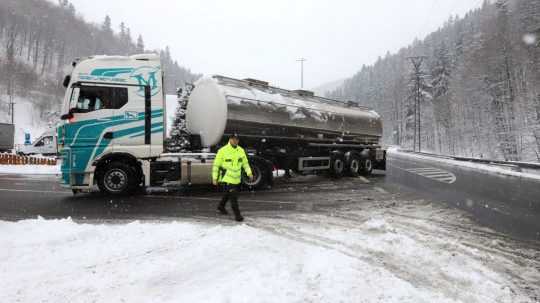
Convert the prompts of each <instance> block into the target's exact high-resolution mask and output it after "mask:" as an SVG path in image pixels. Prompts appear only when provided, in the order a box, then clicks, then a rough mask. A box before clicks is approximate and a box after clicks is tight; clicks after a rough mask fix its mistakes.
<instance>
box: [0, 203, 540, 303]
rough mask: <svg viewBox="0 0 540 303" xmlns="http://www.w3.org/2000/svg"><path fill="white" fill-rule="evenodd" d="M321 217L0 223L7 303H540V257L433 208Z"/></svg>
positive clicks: (353, 206) (345, 210)
mask: <svg viewBox="0 0 540 303" xmlns="http://www.w3.org/2000/svg"><path fill="white" fill-rule="evenodd" d="M366 201H367V202H369V203H350V204H346V205H345V206H343V207H340V208H338V209H336V208H334V207H331V208H330V207H329V208H328V209H324V208H323V209H320V210H319V211H318V212H315V213H286V214H271V213H267V214H265V213H261V214H257V215H255V214H254V215H251V216H249V219H248V221H247V222H246V224H241V225H236V224H234V223H231V221H229V220H227V219H220V218H201V219H200V220H196V219H192V220H183V221H182V222H179V221H152V222H138V221H135V222H131V223H127V224H124V223H123V222H115V223H114V224H87V223H85V224H79V223H76V222H73V221H72V220H71V219H63V220H44V219H37V220H25V221H19V222H17V223H12V222H0V241H1V242H2V243H1V246H2V248H3V249H2V250H1V251H0V260H2V263H0V272H1V273H2V275H1V277H2V278H1V280H0V302H14V301H19V302H536V300H538V295H539V293H538V289H537V288H536V286H537V285H539V283H540V266H539V261H538V259H539V253H538V251H539V250H538V247H534V246H529V245H527V244H524V243H515V242H514V240H512V239H509V238H507V237H505V236H503V235H500V234H497V233H494V232H492V231H489V230H484V229H481V228H478V227H476V226H475V225H474V224H473V223H472V222H471V221H469V220H468V219H467V218H466V217H464V216H463V214H462V213H460V212H458V211H453V210H449V209H446V208H443V207H440V206H435V205H433V204H431V203H429V202H426V201H421V200H420V201H418V200H411V201H406V200H403V199H401V200H395V199H394V198H393V196H392V195H391V194H386V195H385V197H384V199H381V200H379V201H372V200H369V198H367V199H366Z"/></svg>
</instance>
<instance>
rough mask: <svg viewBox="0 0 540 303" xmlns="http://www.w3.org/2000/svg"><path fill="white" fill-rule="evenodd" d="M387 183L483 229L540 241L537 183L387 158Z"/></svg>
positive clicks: (392, 155) (426, 160) (435, 162)
mask: <svg viewBox="0 0 540 303" xmlns="http://www.w3.org/2000/svg"><path fill="white" fill-rule="evenodd" d="M387 169H388V171H387V182H388V183H394V184H398V186H397V188H396V189H395V190H397V191H405V190H407V189H412V190H414V191H415V192H416V193H418V194H421V195H423V196H426V197H429V198H430V199H434V200H438V201H444V202H446V203H448V204H449V205H451V206H453V207H457V208H459V209H463V210H465V211H467V212H468V213H469V214H471V215H472V216H473V218H474V219H475V220H476V221H477V222H479V223H481V224H482V225H485V226H488V227H490V228H493V229H495V230H497V231H500V232H504V233H507V234H511V235H513V236H517V237H520V238H525V239H532V240H540V182H538V181H534V180H532V179H526V178H520V177H517V176H508V175H500V174H494V173H486V172H483V171H480V170H477V169H471V168H467V167H463V166H459V165H450V164H447V163H442V162H441V161H439V160H438V159H437V158H433V159H429V158H422V159H412V158H410V157H408V156H407V155H406V154H402V153H390V154H389V158H388V165H387Z"/></svg>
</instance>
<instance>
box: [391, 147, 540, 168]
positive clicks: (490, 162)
mask: <svg viewBox="0 0 540 303" xmlns="http://www.w3.org/2000/svg"><path fill="white" fill-rule="evenodd" d="M400 151H402V152H406V153H410V154H417V155H422V156H429V157H435V158H442V159H450V160H457V161H463V162H472V163H481V164H487V165H496V166H504V167H507V168H510V169H512V170H515V171H520V170H521V169H522V168H526V169H536V170H540V163H531V162H517V161H500V160H490V159H482V158H468V157H457V156H447V155H438V154H430V153H422V152H414V151H411V150H403V149H402V150H400Z"/></svg>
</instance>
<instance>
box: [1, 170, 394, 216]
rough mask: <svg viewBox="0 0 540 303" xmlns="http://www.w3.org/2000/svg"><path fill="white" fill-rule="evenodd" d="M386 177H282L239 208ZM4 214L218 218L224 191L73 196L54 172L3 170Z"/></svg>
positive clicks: (338, 196)
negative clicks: (218, 205) (335, 178)
mask: <svg viewBox="0 0 540 303" xmlns="http://www.w3.org/2000/svg"><path fill="white" fill-rule="evenodd" d="M383 182H384V173H378V174H374V175H373V176H371V177H370V178H369V180H367V179H365V178H343V179H341V180H331V179H328V178H325V177H319V176H307V177H303V176H301V177H298V178H294V179H292V180H284V179H282V180H277V182H276V186H275V187H274V189H272V190H268V191H258V192H249V191H248V192H243V193H242V194H241V197H240V207H241V210H242V211H243V213H244V215H250V214H251V213H264V212H266V213H274V214H277V213H282V212H295V211H296V212H305V211H313V210H316V209H317V207H318V206H329V205H332V204H343V203H344V202H348V201H352V200H354V199H355V196H362V195H364V196H365V192H363V190H368V189H371V190H372V189H373V188H374V187H377V184H381V183H383ZM0 197H1V198H0V219H2V220H21V219H29V218H36V217H37V216H41V217H44V218H66V217H71V218H73V219H78V220H119V219H127V220H133V219H136V220H145V219H156V218H159V219H163V218H176V217H192V218H198V217H202V218H204V217H214V216H217V214H216V205H217V203H218V202H219V200H220V193H218V192H217V191H216V190H215V189H214V188H212V187H199V188H192V189H190V190H189V191H187V192H178V191H168V192H167V191H163V190H159V189H150V190H149V193H147V194H139V195H132V196H127V197H111V196H105V195H101V194H99V193H92V194H78V195H76V196H74V195H73V194H72V193H71V191H68V190H66V189H64V188H62V187H60V186H59V184H58V180H57V179H56V177H55V176H33V175H26V176H23V175H0Z"/></svg>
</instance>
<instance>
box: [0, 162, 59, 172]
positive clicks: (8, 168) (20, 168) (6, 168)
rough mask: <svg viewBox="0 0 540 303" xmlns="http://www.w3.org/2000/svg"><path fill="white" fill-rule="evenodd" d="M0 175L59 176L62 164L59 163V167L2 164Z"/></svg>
mask: <svg viewBox="0 0 540 303" xmlns="http://www.w3.org/2000/svg"><path fill="white" fill-rule="evenodd" d="M0 174H18V175H57V174H60V163H58V164H57V165H6V164H0Z"/></svg>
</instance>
